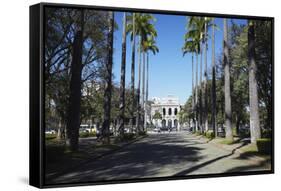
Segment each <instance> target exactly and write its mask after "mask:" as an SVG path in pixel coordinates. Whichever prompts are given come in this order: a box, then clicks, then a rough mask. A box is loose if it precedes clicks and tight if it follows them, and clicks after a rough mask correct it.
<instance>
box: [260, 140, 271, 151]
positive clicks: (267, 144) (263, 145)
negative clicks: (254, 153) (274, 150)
mask: <svg viewBox="0 0 281 191" xmlns="http://www.w3.org/2000/svg"><path fill="white" fill-rule="evenodd" d="M257 148H258V152H259V153H261V154H271V139H268V138H263V139H258V140H257Z"/></svg>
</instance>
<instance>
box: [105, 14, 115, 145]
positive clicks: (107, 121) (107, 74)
mask: <svg viewBox="0 0 281 191" xmlns="http://www.w3.org/2000/svg"><path fill="white" fill-rule="evenodd" d="M108 25H109V27H108V35H107V41H108V42H107V43H108V44H107V47H108V55H107V64H106V72H105V81H106V87H105V91H104V99H103V108H104V119H103V124H102V141H103V143H104V144H109V143H110V110H111V95H112V63H113V62H112V56H113V33H114V13H113V12H112V11H111V12H109V17H108Z"/></svg>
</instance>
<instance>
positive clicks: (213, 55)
mask: <svg viewBox="0 0 281 191" xmlns="http://www.w3.org/2000/svg"><path fill="white" fill-rule="evenodd" d="M216 98H217V96H216V63H215V21H214V20H213V31H212V129H213V132H214V134H215V137H217V125H216V113H217V111H216V102H217V100H216Z"/></svg>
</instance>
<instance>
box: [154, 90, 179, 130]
mask: <svg viewBox="0 0 281 191" xmlns="http://www.w3.org/2000/svg"><path fill="white" fill-rule="evenodd" d="M151 101H152V104H151V112H150V119H152V123H153V124H154V125H155V126H156V127H168V128H176V129H177V130H180V125H179V116H178V113H179V111H180V109H181V105H180V101H179V98H177V97H175V96H172V95H168V96H167V97H164V98H158V97H154V98H152V100H151ZM157 112H159V113H160V114H161V116H162V119H153V116H154V115H155V113H157Z"/></svg>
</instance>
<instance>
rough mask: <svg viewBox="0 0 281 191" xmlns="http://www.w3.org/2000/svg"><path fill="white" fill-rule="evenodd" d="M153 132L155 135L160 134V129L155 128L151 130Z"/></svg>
mask: <svg viewBox="0 0 281 191" xmlns="http://www.w3.org/2000/svg"><path fill="white" fill-rule="evenodd" d="M153 132H157V133H160V132H161V130H160V128H158V127H155V128H154V129H153Z"/></svg>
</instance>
